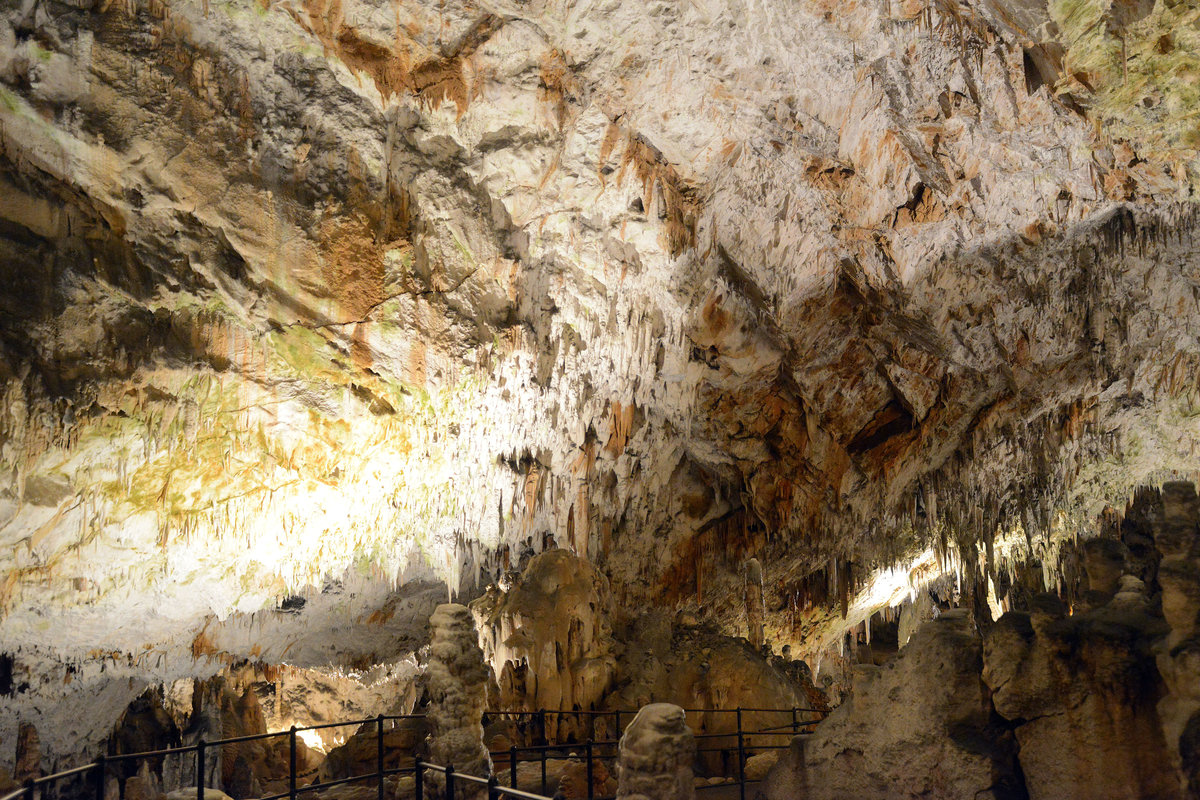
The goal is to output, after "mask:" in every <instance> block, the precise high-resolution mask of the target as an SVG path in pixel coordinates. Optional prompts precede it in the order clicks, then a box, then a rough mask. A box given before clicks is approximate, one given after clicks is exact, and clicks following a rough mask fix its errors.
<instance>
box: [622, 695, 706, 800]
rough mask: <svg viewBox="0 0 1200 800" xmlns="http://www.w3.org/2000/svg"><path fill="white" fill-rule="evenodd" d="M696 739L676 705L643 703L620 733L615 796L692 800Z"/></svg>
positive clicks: (633, 799) (634, 799)
mask: <svg viewBox="0 0 1200 800" xmlns="http://www.w3.org/2000/svg"><path fill="white" fill-rule="evenodd" d="M695 754H696V742H695V739H694V738H693V736H692V731H691V730H690V729H689V728H688V726H687V723H686V722H685V714H684V711H683V709H682V708H680V707H679V706H675V705H671V704H670V703H651V704H650V705H648V706H643V707H642V708H641V710H639V711H638V713H637V716H636V717H634V719H633V722H631V723H629V727H628V728H626V729H625V733H624V735H623V736H621V745H620V754H619V756H618V757H617V797H618V798H621V800H660V799H661V800H692V798H693V797H695V789H694V783H693V782H692V759H693V758H694V757H695Z"/></svg>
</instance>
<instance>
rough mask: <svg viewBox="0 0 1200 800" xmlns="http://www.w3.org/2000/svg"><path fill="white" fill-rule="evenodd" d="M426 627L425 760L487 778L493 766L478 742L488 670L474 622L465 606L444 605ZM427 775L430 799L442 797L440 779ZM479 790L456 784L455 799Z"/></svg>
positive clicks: (474, 787)
mask: <svg viewBox="0 0 1200 800" xmlns="http://www.w3.org/2000/svg"><path fill="white" fill-rule="evenodd" d="M429 623H430V626H431V627H432V629H433V630H432V643H431V645H430V648H429V669H428V673H427V674H428V692H429V712H428V713H429V717H428V718H429V723H430V727H431V733H430V745H429V755H430V760H431V761H433V763H435V764H440V765H442V766H446V765H452V766H453V767H454V770H455V771H456V772H461V773H466V774H468V775H475V776H478V777H481V778H486V777H488V776H489V775H491V774H492V761H491V758H490V757H489V756H488V751H487V747H486V746H485V745H484V743H483V712H484V710H485V708H486V705H487V681H488V669H487V666H486V665H485V664H484V661H483V651H482V650H480V649H479V638H478V635H477V634H476V632H475V623H474V619H473V618H472V616H471V612H470V611H469V610H468V609H467V607H466V606H462V605H459V604H457V603H445V604H443V605H440V606H438V607H437V609H436V610H435V611H434V612H433V616H432V617H430V618H429ZM426 774H427V776H428V785H429V789H430V791H431V792H432V795H431V796H432V797H441V796H442V790H443V788H444V786H445V781H444V780H443V778H442V775H441V774H440V773H437V772H434V771H432V770H431V771H430V772H428V773H426ZM484 791H486V790H482V791H481V790H480V789H479V788H478V787H477V786H475V785H474V784H469V783H467V782H465V781H464V782H461V783H458V784H456V787H455V791H454V796H455V797H456V798H462V797H464V796H465V797H477V796H479V795H481V794H482V793H483V792H484Z"/></svg>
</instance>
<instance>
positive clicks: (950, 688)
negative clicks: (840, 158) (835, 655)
mask: <svg viewBox="0 0 1200 800" xmlns="http://www.w3.org/2000/svg"><path fill="white" fill-rule="evenodd" d="M981 650H982V648H981V643H980V640H979V637H978V635H977V634H976V633H975V630H974V626H973V624H972V623H971V620H970V619H969V617H968V615H967V614H966V613H965V611H961V610H956V611H953V612H948V613H946V614H943V615H942V616H940V617H938V618H937V619H935V620H932V621H929V622H927V623H925V624H924V625H923V626H921V628H920V629H918V630H917V632H916V633H915V634H914V635H913V637H912V639H911V641H909V643H908V645H907V646H906V647H905V648H904V649H903V650H901V651H900V653H899V655H898V656H897V657H896V658H895V659H894V660H893V661H891V662H889V663H888V664H887V665H886V666H884V667H872V666H861V667H859V670H860V673H859V679H858V681H856V683H855V685H854V691H853V694H852V696H851V697H850V699H849V700H848V701H847V702H846V703H845V704H843V705H842V706H841V707H839V708H837V709H835V710H834V711H833V713H832V714H830V715H829V717H828V718H827V719H826V720H825V721H824V722H822V723H821V724H820V725H818V726H817V728H816V731H815V732H814V733H813V734H811V735H808V736H800V737H797V738H796V739H794V740H793V741H792V745H791V748H790V749H789V750H788V751H786V752H785V753H784V754H783V755H782V756H781V757H780V759H779V761H778V763H777V764H776V765H775V767H774V768H772V770H771V772H770V773H769V774H768V776H767V779H766V781H765V782H764V784H763V793H764V795H765V796H766V797H767V798H768V799H769V800H784V798H788V799H789V800H797V799H798V798H803V799H804V800H810V799H812V800H815V799H816V798H829V800H834V798H845V797H876V798H907V797H928V798H943V799H944V800H952V798H964V797H994V798H1006V797H1017V796H1019V792H1020V791H1021V786H1020V781H1019V779H1018V778H1017V777H1016V770H1015V758H1014V755H1015V747H1014V743H1013V742H1012V739H1011V735H1009V734H1007V732H1006V731H1005V730H1004V729H1003V728H1001V727H998V726H996V725H995V724H994V723H993V721H992V720H991V711H992V710H991V704H990V701H989V692H988V689H987V687H986V686H985V685H984V683H983V681H982V680H981V679H980V669H981V666H982V664H981Z"/></svg>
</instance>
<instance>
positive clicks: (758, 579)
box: [745, 558, 766, 650]
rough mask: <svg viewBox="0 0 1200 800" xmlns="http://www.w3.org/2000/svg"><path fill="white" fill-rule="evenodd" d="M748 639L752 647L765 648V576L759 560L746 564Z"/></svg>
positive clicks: (751, 560) (754, 559)
mask: <svg viewBox="0 0 1200 800" xmlns="http://www.w3.org/2000/svg"><path fill="white" fill-rule="evenodd" d="M745 575H746V578H745V580H746V594H745V598H746V629H747V635H746V638H747V639H749V640H750V646H751V647H753V648H754V649H756V650H761V649H762V646H763V624H764V623H763V619H764V617H765V615H766V609H765V608H764V607H763V576H762V564H760V563H759V562H758V559H757V558H752V559H750V560H749V561H747V562H746V567H745Z"/></svg>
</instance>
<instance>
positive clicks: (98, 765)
mask: <svg viewBox="0 0 1200 800" xmlns="http://www.w3.org/2000/svg"><path fill="white" fill-rule="evenodd" d="M684 710H685V711H686V712H688V713H693V714H699V713H706V714H708V713H721V714H736V715H737V729H736V730H732V731H728V732H725V733H697V734H693V736H694V737H695V738H696V739H714V738H728V737H734V736H736V737H737V741H738V744H737V751H738V777H737V778H735V779H734V780H733V781H732V782H731V783H729V784H713V785H714V786H717V785H732V784H733V783H741V785H742V796H743V800H744V795H745V759H746V750H747V746H746V737H753V736H786V735H800V734H802V733H804V731H802V730H801V729H802V728H807V727H808V726H810V725H813V724H815V722H817V721H819V720H799V719H797V714H798V713H800V712H806V713H816V714H825V713H827V712H825V711H824V710H822V709H815V708H800V707H798V706H797V707H793V708H736V709H733V708H706V709H684ZM484 713H485V714H486V715H489V716H502V715H508V716H515V717H521V716H530V717H535V718H539V719H540V720H541V722H542V725H541V728H542V736H543V741H545V739H544V737H545V732H546V728H545V717H546V716H547V715H549V714H557V715H559V716H560V717H562V716H568V715H570V716H580V717H592V718H596V717H609V716H611V717H614V718H615V720H616V722H617V726H618V733H620V721H621V717H622V716H624V715H630V714H632V715H636V714H637V711H632V710H622V709H612V710H606V711H594V710H582V709H581V710H564V711H553V710H544V709H543V710H540V711H497V710H488V711H485V712H484ZM743 713H780V714H788V713H790V714H791V715H792V721H791V723H789V724H785V725H778V726H772V727H768V728H763V729H761V730H752V731H748V730H745V729H744V728H743V725H742V715H743ZM425 716H426V715H424V714H380V715H378V716H375V717H367V718H364V719H358V720H348V721H339V722H323V723H319V724H316V725H306V726H301V727H297V726H292V727H291V728H289V729H288V730H286V731H268V732H264V733H254V734H247V735H244V736H234V737H230V738H227V739H219V740H216V741H212V742H206V741H204V740H203V739H201V740H199V741H197V742H196V743H195V744H190V745H181V746H179V747H171V748H165V749H160V750H150V751H146V752H141V753H120V754H117V755H113V756H100V757H99V758H98V759H96V761H94V762H92V763H90V764H83V765H81V766H78V767H74V768H72V769H67V770H62V771H60V772H55V773H53V774H51V775H45V776H42V777H39V778H31V779H29V780H27V781H25V783H24V784H23V785H22V786H21V787H20V788H18V789H16V790H14V791H11V792H9V793H8V794H5V795H3V796H0V800H36V793H37V790H38V789H39V788H40V787H43V786H46V785H49V784H51V783H54V782H57V781H59V780H63V779H66V778H70V777H73V776H76V775H82V774H84V773H92V778H93V782H94V792H95V797H96V800H103V796H104V783H105V778H106V777H107V770H108V765H109V763H117V762H124V761H130V760H135V759H146V758H158V757H162V756H169V755H182V754H187V753H195V754H196V797H197V800H204V780H205V774H204V773H205V768H204V767H205V751H206V750H207V749H208V748H212V747H220V746H222V745H226V744H237V743H241V742H250V741H257V740H260V739H269V738H273V737H277V736H287V737H288V739H289V768H288V790H287V791H286V792H282V793H279V794H275V795H271V796H269V797H267V798H264V799H263V800H282V798H284V797H286V798H289V800H296V798H297V796H298V795H300V794H302V793H304V792H308V791H315V790H318V789H325V788H329V787H332V786H339V785H341V784H344V783H352V782H354V781H362V780H370V779H375V780H376V781H377V786H378V794H379V800H384V780H385V779H386V778H387V777H388V776H392V775H400V774H407V773H408V772H409V770H408V769H406V768H400V769H390V770H389V769H386V768H385V767H384V746H383V734H384V729H383V725H384V722H387V721H392V722H395V721H399V720H404V719H423V718H424V717H425ZM372 723H374V725H375V728H376V736H377V747H376V759H377V765H376V766H377V769H376V771H375V772H372V773H367V774H365V775H357V776H352V777H347V778H339V779H337V780H334V781H328V782H325V783H317V784H309V785H307V786H298V785H297V782H296V778H297V775H298V772H297V769H296V760H297V734H298V733H301V732H303V731H310V730H324V729H327V728H337V727H348V726H351V725H359V726H365V725H369V724H372ZM789 728H790V730H789ZM617 744H619V739H604V740H595V741H593V740H588V741H587V742H580V743H574V744H554V745H552V744H544V745H530V746H524V747H518V746H513V747H511V748H509V750H508V751H500V752H498V753H490V754H489V755H491V756H508V760H509V762H510V770H511V771H512V780H513V782H514V786H511V787H505V786H497V787H494V788H495V794H494V795H493V798H492V800H496V798H498V797H500V796H502V795H508V796H511V797H515V798H519V799H520V800H544V798H543V797H542V796H541V795H535V794H530V793H528V792H524V791H521V790H519V789H517V788H516V786H515V781H516V765H517V764H518V763H530V762H531V761H535V760H540V762H541V764H542V779H543V786H544V785H545V779H546V761H547V758H546V757H547V755H548V754H549V753H551V752H556V751H557V752H564V753H568V754H572V755H573V754H574V753H572V751H578V750H583V751H585V753H586V757H587V769H588V795H589V798H588V800H597V798H595V797H593V796H592V791H593V790H592V781H591V777H592V775H591V773H592V764H593V762H594V761H595V760H596V759H612V758H615V755H605V754H600V753H596V752H595V750H596V749H598V748H603V747H611V746H613V745H617ZM783 747H786V745H764V744H755V745H754V746H753V748H752V749H754V750H776V749H782V748H783ZM725 750H728V748H699V749H698V752H722V751H725ZM521 753H540V754H541V758H540V759H520V758H519V755H520V754H521ZM422 765H423V767H428V768H433V769H442V770H445V769H446V767H438V766H437V765H435V764H431V763H428V762H422V761H420V759H415V761H414V769H413V772H414V773H415V774H417V775H419V773H420V770H421V769H422V768H423V767H422ZM451 769H452V768H451ZM461 777H463V778H464V779H465V780H469V781H475V782H478V781H484V782H485V783H486V782H487V781H486V780H485V779H482V778H478V777H477V776H465V775H464V776H461ZM493 779H495V776H494V775H493ZM700 788H706V787H700ZM489 792H491V790H489ZM417 800H421V798H420V797H418V798H417Z"/></svg>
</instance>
